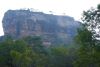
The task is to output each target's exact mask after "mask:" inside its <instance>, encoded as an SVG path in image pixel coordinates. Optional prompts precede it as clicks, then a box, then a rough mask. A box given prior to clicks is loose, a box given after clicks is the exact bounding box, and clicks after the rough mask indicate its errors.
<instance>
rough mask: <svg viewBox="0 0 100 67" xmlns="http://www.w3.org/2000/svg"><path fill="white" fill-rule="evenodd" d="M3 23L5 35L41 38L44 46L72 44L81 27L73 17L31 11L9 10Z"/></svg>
mask: <svg viewBox="0 0 100 67" xmlns="http://www.w3.org/2000/svg"><path fill="white" fill-rule="evenodd" d="M2 23H3V30H4V35H10V36H11V37H13V38H15V39H18V38H22V37H26V36H40V37H41V38H42V40H43V43H44V44H66V43H67V44H69V43H72V42H73V38H74V37H75V35H76V34H77V28H78V27H79V23H78V21H75V20H74V18H73V17H69V16H60V15H52V14H45V13H42V12H32V11H30V10H8V11H7V12H6V13H5V15H4V17H3V20H2Z"/></svg>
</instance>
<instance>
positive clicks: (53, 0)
mask: <svg viewBox="0 0 100 67" xmlns="http://www.w3.org/2000/svg"><path fill="white" fill-rule="evenodd" d="M99 3H100V0H0V35H3V29H2V18H3V15H4V13H5V12H6V11H7V10H9V9H20V8H34V9H36V10H38V11H43V12H45V13H49V11H52V12H53V14H65V15H69V16H72V17H74V18H75V19H76V20H79V19H80V17H81V14H82V12H83V11H84V10H87V9H89V8H91V7H96V6H97V4H99Z"/></svg>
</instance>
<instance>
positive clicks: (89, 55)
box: [74, 5, 100, 67]
mask: <svg viewBox="0 0 100 67" xmlns="http://www.w3.org/2000/svg"><path fill="white" fill-rule="evenodd" d="M99 17H100V5H98V8H97V9H93V8H92V9H90V10H88V11H84V12H83V17H82V20H83V25H82V26H83V27H81V28H80V29H79V30H78V35H77V36H76V40H77V43H78V44H79V45H80V48H79V50H78V51H77V55H78V57H77V60H76V61H75V62H74V64H75V65H74V66H75V67H100V63H99V62H100V58H99V56H100V50H97V48H99V43H97V42H98V41H97V39H96V38H97V37H98V36H99V35H98V33H97V32H96V30H95V29H99V26H100V18H99Z"/></svg>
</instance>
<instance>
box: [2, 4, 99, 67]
mask: <svg viewBox="0 0 100 67" xmlns="http://www.w3.org/2000/svg"><path fill="white" fill-rule="evenodd" d="M82 21H83V23H82V24H81V27H80V28H79V29H78V30H77V31H78V34H77V35H76V37H75V38H74V39H75V43H74V46H73V45H71V46H70V47H67V46H66V45H58V46H49V47H47V46H44V45H43V44H42V39H41V37H38V36H34V37H30V36H29V37H24V38H21V39H18V40H14V39H13V38H11V37H9V36H6V37H5V38H4V39H3V40H2V41H1V42H0V67H100V40H99V37H100V34H99V33H98V32H97V31H96V29H99V28H100V5H98V6H97V8H95V9H94V8H91V9H89V10H87V11H84V12H83V16H82ZM69 45H70V44H69Z"/></svg>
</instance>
